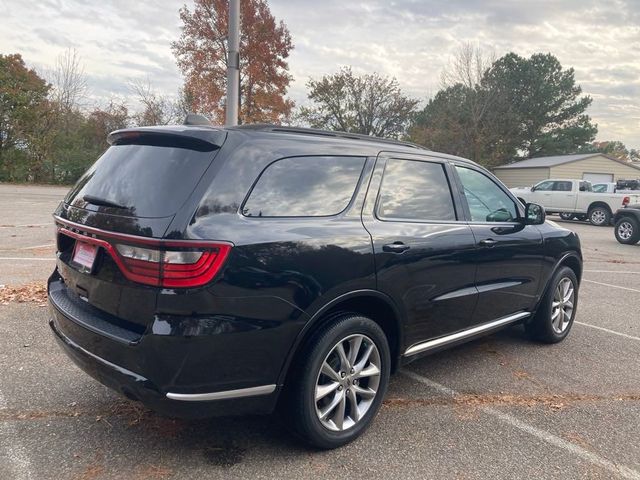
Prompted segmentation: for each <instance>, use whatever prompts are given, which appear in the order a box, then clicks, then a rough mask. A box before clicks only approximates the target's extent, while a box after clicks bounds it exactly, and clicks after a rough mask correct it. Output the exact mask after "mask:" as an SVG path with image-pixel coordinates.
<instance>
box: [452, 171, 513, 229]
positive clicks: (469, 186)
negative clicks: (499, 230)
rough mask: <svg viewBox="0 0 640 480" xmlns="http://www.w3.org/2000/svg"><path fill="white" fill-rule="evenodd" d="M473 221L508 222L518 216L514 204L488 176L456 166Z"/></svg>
mask: <svg viewBox="0 0 640 480" xmlns="http://www.w3.org/2000/svg"><path fill="white" fill-rule="evenodd" d="M456 171H457V172H458V176H459V177H460V181H461V182H462V186H463V188H464V196H465V198H466V199H467V204H468V205H469V211H470V213H471V220H472V221H474V222H510V221H513V220H515V219H516V218H517V217H518V210H517V208H516V204H515V203H514V202H513V200H511V198H510V197H509V196H508V195H507V194H506V193H505V192H504V191H503V190H502V189H501V188H500V187H498V185H496V183H495V182H493V180H491V179H490V178H489V177H487V176H486V175H484V174H483V173H480V172H478V171H476V170H472V169H470V168H466V167H460V166H456Z"/></svg>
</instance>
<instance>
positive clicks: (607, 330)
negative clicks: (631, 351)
mask: <svg viewBox="0 0 640 480" xmlns="http://www.w3.org/2000/svg"><path fill="white" fill-rule="evenodd" d="M575 323H577V324H578V325H584V326H585V327H589V328H595V329H596V330H602V331H603V332H607V333H611V334H613V335H619V336H621V337H625V338H630V339H631V340H638V341H640V337H634V336H633V335H628V334H626V333H622V332H616V331H615V330H609V329H608V328H604V327H598V326H597V325H591V324H590V323H584V322H578V321H577V320H576V321H575Z"/></svg>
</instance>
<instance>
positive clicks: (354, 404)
mask: <svg viewBox="0 0 640 480" xmlns="http://www.w3.org/2000/svg"><path fill="white" fill-rule="evenodd" d="M347 398H348V399H349V416H350V417H351V420H353V421H354V422H357V421H358V420H360V410H359V409H358V399H357V397H356V392H355V390H353V389H351V390H349V391H348V393H347Z"/></svg>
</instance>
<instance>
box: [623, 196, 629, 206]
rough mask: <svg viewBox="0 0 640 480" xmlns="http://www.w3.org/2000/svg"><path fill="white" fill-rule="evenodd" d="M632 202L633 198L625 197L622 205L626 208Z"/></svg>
mask: <svg viewBox="0 0 640 480" xmlns="http://www.w3.org/2000/svg"><path fill="white" fill-rule="evenodd" d="M630 201H631V198H629V197H624V198H623V199H622V205H623V206H625V207H626V206H627V205H629V202H630Z"/></svg>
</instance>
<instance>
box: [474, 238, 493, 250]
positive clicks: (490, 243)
mask: <svg viewBox="0 0 640 480" xmlns="http://www.w3.org/2000/svg"><path fill="white" fill-rule="evenodd" d="M496 243H498V242H496V241H495V240H494V239H493V238H485V239H484V240H480V241H479V242H478V245H480V246H481V247H489V248H490V247H493V246H494V245H495V244H496Z"/></svg>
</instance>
